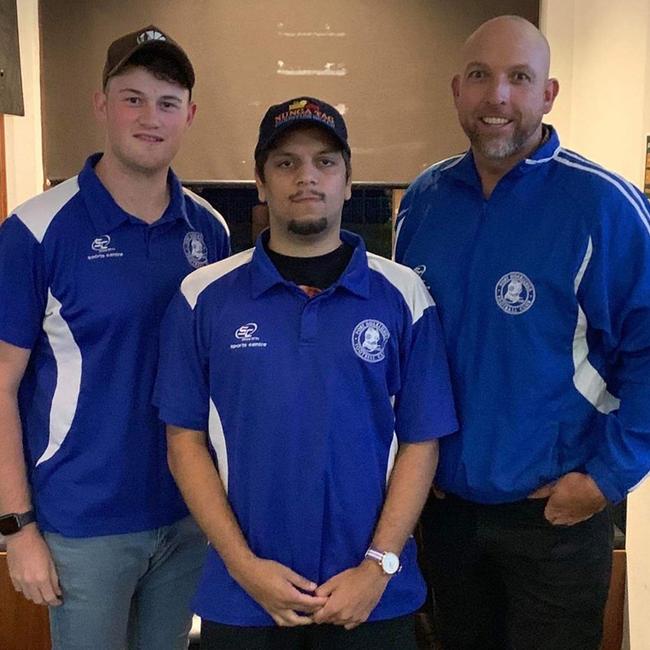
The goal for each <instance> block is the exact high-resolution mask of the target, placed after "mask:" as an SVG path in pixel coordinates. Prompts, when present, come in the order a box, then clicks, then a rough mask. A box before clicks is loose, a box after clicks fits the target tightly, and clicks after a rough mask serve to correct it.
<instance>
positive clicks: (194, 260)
mask: <svg viewBox="0 0 650 650" xmlns="http://www.w3.org/2000/svg"><path fill="white" fill-rule="evenodd" d="M183 252H184V253H185V257H186V258H187V261H188V262H189V263H190V265H191V266H193V267H194V268H195V269H198V268H199V267H201V266H205V265H206V264H207V263H208V247H207V246H206V245H205V240H204V239H203V233H200V232H196V231H195V230H192V231H190V232H188V233H187V235H185V239H184V240H183Z"/></svg>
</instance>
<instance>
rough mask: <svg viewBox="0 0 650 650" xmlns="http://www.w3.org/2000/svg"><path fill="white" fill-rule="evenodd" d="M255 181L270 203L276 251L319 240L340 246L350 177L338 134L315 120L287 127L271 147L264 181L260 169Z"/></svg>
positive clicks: (329, 247) (288, 252) (290, 251)
mask: <svg viewBox="0 0 650 650" xmlns="http://www.w3.org/2000/svg"><path fill="white" fill-rule="evenodd" d="M256 182H257V190H258V195H259V198H260V201H263V202H266V203H267V204H268V207H269V222H270V226H271V238H270V241H269V245H270V246H271V248H272V249H273V250H275V251H277V252H279V253H284V254H285V255H291V254H296V252H297V250H296V249H300V248H303V247H305V246H313V245H314V244H318V247H319V250H321V251H323V252H329V250H334V249H335V248H336V247H337V246H338V245H339V241H340V239H339V231H340V227H341V213H342V210H343V203H344V202H345V201H346V200H347V199H349V198H350V195H351V182H350V179H349V178H348V177H347V173H346V166H345V161H344V160H343V154H342V152H341V145H340V144H339V143H338V142H337V140H336V138H334V136H332V135H331V134H329V133H328V132H327V131H326V130H324V129H323V128H322V127H318V126H311V125H310V126H300V127H297V128H294V129H291V130H288V131H287V132H286V133H285V134H282V135H281V136H279V137H278V141H277V142H276V143H275V144H274V146H273V149H272V150H271V151H270V152H269V156H268V158H267V160H266V162H265V163H264V180H262V178H261V177H260V175H259V174H257V173H256ZM326 249H327V250H326ZM311 253H316V251H313V250H312V251H311ZM316 254H317V253H316Z"/></svg>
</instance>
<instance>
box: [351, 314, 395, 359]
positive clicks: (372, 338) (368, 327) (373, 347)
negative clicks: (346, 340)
mask: <svg viewBox="0 0 650 650" xmlns="http://www.w3.org/2000/svg"><path fill="white" fill-rule="evenodd" d="M389 338H390V332H389V331H388V328H387V327H386V325H384V324H383V323H382V322H381V321H378V320H374V319H372V318H368V319H366V320H362V321H361V322H360V323H359V324H358V325H357V326H356V327H355V328H354V331H353V332H352V348H353V350H354V352H355V354H356V355H357V356H358V357H360V358H361V359H363V360H364V361H367V362H368V363H377V362H378V361H381V360H382V359H384V357H385V356H386V355H385V354H384V348H385V347H386V343H388V339H389Z"/></svg>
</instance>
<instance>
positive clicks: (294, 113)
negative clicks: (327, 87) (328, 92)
mask: <svg viewBox="0 0 650 650" xmlns="http://www.w3.org/2000/svg"><path fill="white" fill-rule="evenodd" d="M294 124H316V125H318V126H322V127H325V128H326V129H327V130H328V131H329V132H330V133H331V134H332V135H333V136H334V137H335V138H336V139H337V140H338V141H339V142H340V143H341V146H342V147H343V149H344V150H345V151H347V152H348V154H349V153H350V145H349V144H348V130H347V128H346V126H345V121H344V119H343V116H342V115H341V114H340V113H339V112H338V111H337V110H336V109H335V108H334V107H333V106H330V105H329V104H328V103H326V102H324V101H322V100H320V99H315V98H314V97H296V98H295V99H289V100H288V101H286V102H282V104H274V105H273V106H271V108H269V110H268V111H266V115H264V117H263V118H262V121H261V123H260V133H259V137H258V139H257V146H256V147H255V158H257V157H258V156H259V154H260V153H261V152H262V151H264V150H266V149H268V148H269V147H270V146H271V144H272V143H273V141H274V140H275V138H277V137H278V136H279V135H280V134H281V133H282V132H283V131H285V130H286V129H287V128H289V127H290V126H293V125H294Z"/></svg>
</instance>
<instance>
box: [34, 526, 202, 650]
mask: <svg viewBox="0 0 650 650" xmlns="http://www.w3.org/2000/svg"><path fill="white" fill-rule="evenodd" d="M45 540H46V541H47V544H48V546H49V548H50V551H51V553H52V557H53V558H54V564H55V565H56V569H57V571H58V573H59V581H60V583H61V589H62V590H63V604H62V605H60V606H59V607H50V630H51V633H52V648H53V650H123V649H124V648H129V650H136V649H141V650H177V649H178V650H180V649H184V648H187V635H188V633H189V630H190V625H191V620H192V613H191V611H190V608H189V601H190V598H191V596H192V595H193V593H194V588H195V586H196V582H197V580H198V577H199V574H200V571H201V567H202V566H203V559H204V556H205V551H206V548H207V544H206V541H205V537H204V536H203V534H202V533H201V531H200V530H199V528H198V526H197V525H196V523H195V522H194V520H193V519H192V518H191V517H186V518H185V519H181V520H180V521H178V522H176V523H174V524H172V525H171V526H164V527H162V528H157V529H155V530H148V531H144V532H140V533H128V534H125V535H105V536H102V537H86V538H70V537H63V536H61V535H56V534H54V533H45Z"/></svg>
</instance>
